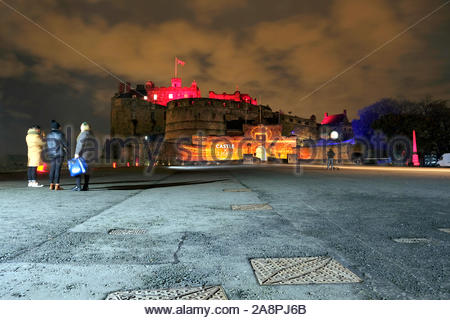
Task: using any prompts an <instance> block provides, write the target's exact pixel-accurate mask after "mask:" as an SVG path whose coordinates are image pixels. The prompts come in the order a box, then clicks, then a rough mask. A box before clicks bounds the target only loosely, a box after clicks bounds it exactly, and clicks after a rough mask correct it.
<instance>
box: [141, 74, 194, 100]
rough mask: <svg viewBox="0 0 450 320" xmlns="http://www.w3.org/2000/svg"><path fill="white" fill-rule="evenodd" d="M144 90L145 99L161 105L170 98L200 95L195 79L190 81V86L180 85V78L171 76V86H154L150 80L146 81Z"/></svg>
mask: <svg viewBox="0 0 450 320" xmlns="http://www.w3.org/2000/svg"><path fill="white" fill-rule="evenodd" d="M145 91H146V92H147V95H146V96H145V97H144V99H145V100H148V101H150V102H152V103H155V104H160V105H163V106H167V103H168V102H169V101H171V100H177V99H185V98H200V97H201V94H200V89H199V88H198V86H197V83H196V82H195V81H192V84H191V86H190V87H182V86H181V78H172V86H171V87H155V84H154V83H153V82H152V81H147V82H146V84H145Z"/></svg>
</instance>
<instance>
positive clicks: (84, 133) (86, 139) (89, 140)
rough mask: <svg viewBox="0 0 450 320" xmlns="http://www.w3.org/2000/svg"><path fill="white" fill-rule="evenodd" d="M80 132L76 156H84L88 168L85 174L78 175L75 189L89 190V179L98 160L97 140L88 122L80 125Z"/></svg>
mask: <svg viewBox="0 0 450 320" xmlns="http://www.w3.org/2000/svg"><path fill="white" fill-rule="evenodd" d="M80 130H81V132H80V134H79V135H78V137H77V146H76V148H75V158H78V157H82V158H83V159H84V160H85V161H86V163H87V165H88V170H87V172H86V173H85V174H81V175H79V176H77V177H76V186H75V187H74V188H73V189H72V190H73V191H88V190H89V179H90V176H91V173H92V167H93V165H94V163H95V162H96V161H97V156H98V153H97V151H98V150H97V146H98V145H97V141H96V140H95V137H94V134H93V133H92V131H91V126H90V125H89V124H88V123H87V122H83V123H82V124H81V126H80ZM81 176H84V184H83V188H82V187H81Z"/></svg>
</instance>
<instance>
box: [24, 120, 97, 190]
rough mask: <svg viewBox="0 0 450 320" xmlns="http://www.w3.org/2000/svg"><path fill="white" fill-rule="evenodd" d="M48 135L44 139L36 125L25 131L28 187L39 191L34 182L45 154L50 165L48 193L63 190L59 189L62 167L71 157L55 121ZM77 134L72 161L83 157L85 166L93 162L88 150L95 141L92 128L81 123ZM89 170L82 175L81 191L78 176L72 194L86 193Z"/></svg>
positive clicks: (40, 185)
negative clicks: (91, 142)
mask: <svg viewBox="0 0 450 320" xmlns="http://www.w3.org/2000/svg"><path fill="white" fill-rule="evenodd" d="M50 127H51V131H50V133H49V134H48V135H47V136H46V137H45V136H44V134H43V133H42V132H41V128H40V126H38V125H34V126H32V127H31V128H30V129H28V133H27V136H26V142H27V146H28V187H32V188H40V187H43V185H42V184H39V183H38V181H37V168H38V167H39V166H40V165H41V164H42V163H43V161H42V154H43V152H44V148H45V152H46V155H47V159H48V161H49V164H50V171H49V180H50V186H49V189H50V190H63V188H62V187H61V185H60V180H61V167H62V164H63V163H64V158H65V156H66V155H67V154H69V153H70V150H69V148H68V146H67V140H66V136H65V135H64V133H63V132H62V131H61V125H60V124H59V123H58V122H56V121H55V120H52V121H51V124H50ZM80 130H81V132H80V134H79V135H78V137H77V145H76V148H75V156H74V157H75V158H78V157H83V158H85V160H86V161H87V162H92V160H93V159H92V150H91V148H89V142H90V141H92V140H93V139H94V136H93V134H92V132H91V127H90V125H89V124H88V123H87V122H83V123H82V124H81V126H80ZM91 169H92V168H91V166H89V169H88V171H87V172H86V173H85V174H84V184H83V187H81V175H79V176H76V185H75V187H73V188H72V190H73V191H88V190H89V178H90V173H91Z"/></svg>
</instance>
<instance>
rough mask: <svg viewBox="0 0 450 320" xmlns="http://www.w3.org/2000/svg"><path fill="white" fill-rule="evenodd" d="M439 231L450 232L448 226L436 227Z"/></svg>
mask: <svg viewBox="0 0 450 320" xmlns="http://www.w3.org/2000/svg"><path fill="white" fill-rule="evenodd" d="M438 230H439V231H442V232H447V233H450V228H440V229H438Z"/></svg>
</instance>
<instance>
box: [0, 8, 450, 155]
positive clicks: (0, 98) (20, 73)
mask: <svg viewBox="0 0 450 320" xmlns="http://www.w3.org/2000/svg"><path fill="white" fill-rule="evenodd" d="M2 2H3V0H1V1H0V125H1V128H0V143H1V146H2V148H0V154H5V153H24V152H25V149H24V148H25V143H24V138H25V137H24V136H25V132H26V128H27V127H28V126H30V125H31V124H33V123H39V124H41V126H42V127H48V126H49V121H50V120H51V119H56V120H58V121H60V122H61V123H63V124H65V125H66V124H72V125H75V126H76V127H78V125H79V123H80V122H82V121H86V120H87V121H90V122H91V123H92V124H93V127H94V128H95V129H96V131H97V132H100V133H103V132H108V131H109V104H110V98H111V96H112V95H113V94H114V92H115V91H116V88H117V83H118V81H117V80H116V79H115V78H114V77H112V76H111V75H109V74H107V73H106V72H104V71H102V70H101V69H100V68H98V67H97V66H95V65H94V64H92V63H90V62H88V61H86V59H84V58H82V57H80V56H79V55H78V54H76V53H75V52H73V51H72V50H71V49H69V48H67V47H66V46H64V45H62V44H61V43H59V42H58V41H56V40H55V39H53V38H52V37H50V36H49V35H48V34H46V33H45V32H43V31H42V30H40V29H38V28H37V27H36V26H35V25H33V24H31V23H30V22H28V21H27V20H25V19H24V18H23V17H21V16H19V15H18V14H17V13H15V12H13V11H11V10H10V9H9V8H7V7H6V6H5V5H3V4H2ZM5 2H6V3H8V4H9V5H11V6H13V7H15V8H16V9H17V10H19V11H20V12H22V13H23V14H24V15H26V16H27V17H29V18H30V19H32V20H34V21H35V22H37V23H38V24H39V25H41V26H42V27H44V28H45V29H47V30H48V31H49V32H51V33H53V34H54V35H56V36H57V37H59V38H61V39H63V40H64V41H65V42H67V43H68V44H70V45H71V46H72V47H73V48H75V49H77V50H79V51H80V52H82V53H83V54H85V55H86V56H88V57H89V58H91V59H92V60H93V61H95V62H96V63H98V64H99V65H101V66H103V67H104V68H107V69H108V70H110V71H111V72H112V73H113V74H114V75H116V76H117V77H118V78H120V79H124V80H127V81H130V82H131V83H133V84H135V83H143V82H144V81H146V80H153V81H154V82H156V84H157V85H160V86H166V85H168V84H169V82H170V77H171V76H172V74H173V60H174V56H178V57H179V58H181V59H183V60H184V61H186V66H185V67H184V68H183V69H182V78H183V81H184V84H190V82H191V81H192V80H194V79H195V80H196V81H197V82H198V84H199V87H200V89H201V92H202V95H203V96H206V95H207V93H208V91H209V90H215V91H217V92H223V91H229V92H233V91H234V90H235V89H236V86H239V89H240V90H241V91H243V92H248V93H250V94H251V95H253V96H256V97H257V98H258V99H259V100H260V101H261V102H262V103H263V104H269V105H270V106H271V107H273V108H274V109H276V110H278V109H281V110H283V111H284V112H288V111H292V112H293V113H295V114H298V115H300V116H305V117H309V116H310V115H311V114H316V115H317V116H318V119H322V115H323V112H325V111H328V112H330V113H337V112H340V111H341V110H342V109H344V108H347V109H348V110H349V113H350V116H351V117H354V116H355V115H356V111H357V110H358V109H360V108H362V107H364V106H366V105H369V104H371V103H372V102H375V101H376V100H379V99H380V98H383V97H393V98H396V97H403V98H409V99H420V98H423V97H424V96H425V95H431V96H433V97H434V98H440V99H449V98H450V60H449V56H450V52H449V47H450V41H449V40H450V36H449V32H450V4H449V5H447V6H445V7H444V8H443V9H441V10H440V11H438V12H437V13H435V14H434V15H432V16H431V17H430V18H428V19H426V20H425V21H423V22H422V23H420V24H419V25H417V26H416V27H414V28H413V29H412V30H410V31H409V32H407V33H406V34H404V35H403V36H401V37H400V38H398V39H396V40H395V41H393V42H392V43H390V44H389V45H388V46H386V47H385V48H383V49H382V50H380V51H379V52H377V53H376V54H374V55H372V56H371V57H369V58H368V59H367V60H365V61H363V62H362V63H361V64H359V65H358V66H356V67H355V68H353V69H351V70H350V71H348V72H347V73H345V74H344V75H343V76H342V77H340V78H338V79H336V80H335V81H333V82H331V83H330V84H329V85H327V86H326V87H324V88H323V89H321V90H319V91H318V92H316V93H315V94H314V95H312V96H310V97H308V98H307V99H303V100H302V98H303V97H305V96H306V95H308V94H309V93H310V92H312V91H313V90H314V89H316V88H317V87H318V86H320V85H321V84H322V83H324V82H325V81H327V80H329V79H330V78H332V77H333V76H335V75H336V74H338V73H339V72H341V71H342V70H344V69H346V68H347V67H348V66H349V65H351V64H352V63H354V62H355V61H357V60H358V59H360V58H361V57H363V56H365V55H366V54H367V53H369V52H371V51H372V50H374V49H376V48H377V47H379V46H380V45H382V44H383V43H384V42H386V41H387V40H389V39H391V38H393V37H394V36H395V35H396V34H398V33H399V32H401V31H402V30H404V29H405V28H407V27H408V26H410V25H412V24H413V23H415V22H416V21H418V20H419V19H421V18H422V17H423V16H425V15H426V14H428V13H429V12H431V11H432V10H434V9H435V8H437V7H438V6H439V5H441V4H443V3H445V1H443V0H396V1H391V0H335V1H331V0H329V1H325V0H315V1H310V0H308V1H306V0H304V1H302V0H277V1H273V0H189V1H186V0H183V1H182V0H170V1H166V0H155V1H151V0H128V1H125V0H124V1H122V0H117V1H106V0H71V1H69V0H39V1H32V0H5Z"/></svg>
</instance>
